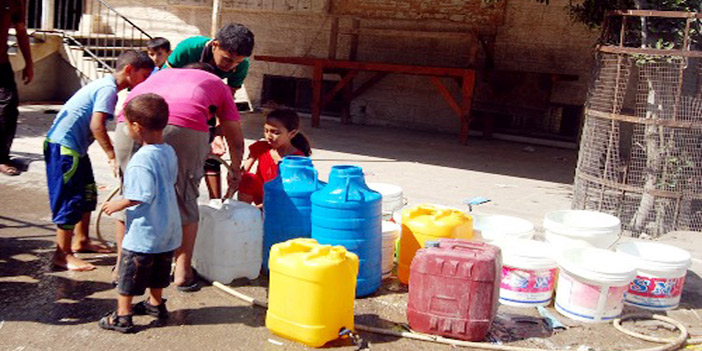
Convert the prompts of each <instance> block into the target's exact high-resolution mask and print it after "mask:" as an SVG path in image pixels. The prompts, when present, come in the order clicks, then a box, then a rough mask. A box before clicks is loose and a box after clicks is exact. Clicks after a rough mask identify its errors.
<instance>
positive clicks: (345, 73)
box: [254, 55, 475, 144]
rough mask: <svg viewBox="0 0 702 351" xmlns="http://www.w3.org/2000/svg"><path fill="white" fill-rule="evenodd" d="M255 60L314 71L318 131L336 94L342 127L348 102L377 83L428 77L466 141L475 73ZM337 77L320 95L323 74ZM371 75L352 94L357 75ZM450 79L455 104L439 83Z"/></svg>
mask: <svg viewBox="0 0 702 351" xmlns="http://www.w3.org/2000/svg"><path fill="white" fill-rule="evenodd" d="M254 59H255V60H258V61H264V62H274V63H284V64H293V65H303V66H312V67H314V73H313V77H312V127H319V118H320V115H321V113H322V108H324V106H325V105H326V104H328V103H329V102H330V101H331V100H332V99H333V98H334V96H336V94H338V93H339V92H342V96H343V102H344V106H343V107H342V116H341V122H342V123H349V122H350V113H349V106H350V104H351V101H353V99H354V98H356V97H358V96H359V95H361V94H363V93H365V92H366V91H367V90H368V89H370V88H371V87H372V86H373V85H375V84H376V83H378V82H379V81H380V80H381V79H383V77H385V76H386V75H388V74H391V73H395V74H411V75H421V76H427V77H429V80H430V81H431V83H432V84H433V85H434V87H436V89H437V90H438V92H439V94H440V95H441V96H442V97H443V98H444V99H445V100H446V102H448V104H449V106H450V107H451V109H452V110H453V112H454V113H455V114H456V116H457V117H458V119H459V121H460V123H461V129H460V133H459V140H460V142H461V143H462V144H465V143H466V142H467V141H468V130H469V127H470V121H471V113H470V110H471V103H472V98H473V87H474V85H475V70H473V69H469V68H450V67H435V66H416V65H403V64H391V63H376V62H361V61H344V60H336V59H324V58H314V57H287V56H263V55H256V56H254ZM325 71H326V72H328V73H332V72H334V73H341V75H342V78H341V80H340V81H339V82H338V83H337V84H336V86H335V87H334V88H333V89H332V90H331V91H329V92H328V93H326V94H323V92H322V77H323V75H324V73H325ZM361 71H366V72H375V75H374V76H372V77H371V78H370V79H368V80H367V81H365V82H364V83H363V84H361V85H360V86H359V87H358V88H356V89H355V90H353V87H352V86H351V84H349V82H351V81H352V80H353V78H354V77H355V76H356V75H357V74H358V72H361ZM442 77H450V78H455V79H458V80H460V82H461V97H460V101H456V99H454V97H453V96H452V95H451V93H450V92H449V90H448V88H447V87H446V85H444V83H443V82H442V81H441V80H440V79H439V78H442Z"/></svg>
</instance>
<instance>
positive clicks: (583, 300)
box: [556, 271, 629, 322]
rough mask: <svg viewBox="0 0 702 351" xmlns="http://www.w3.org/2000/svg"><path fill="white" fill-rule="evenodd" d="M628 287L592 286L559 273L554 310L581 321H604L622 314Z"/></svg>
mask: <svg viewBox="0 0 702 351" xmlns="http://www.w3.org/2000/svg"><path fill="white" fill-rule="evenodd" d="M628 288H629V286H628V285H622V286H607V285H594V284H590V283H587V282H585V281H581V280H579V279H576V278H574V277H571V276H570V275H568V274H567V273H566V272H564V271H561V273H560V274H559V279H558V291H556V310H558V311H559V312H561V313H562V314H564V315H565V316H567V317H569V318H572V319H575V320H581V321H593V322H595V321H605V320H610V319H614V318H616V317H617V316H619V314H621V312H622V307H624V306H623V302H624V292H626V290H627V289H628Z"/></svg>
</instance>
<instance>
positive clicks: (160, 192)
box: [98, 94, 182, 333]
mask: <svg viewBox="0 0 702 351" xmlns="http://www.w3.org/2000/svg"><path fill="white" fill-rule="evenodd" d="M124 117H125V122H126V124H127V130H128V133H129V136H130V137H131V138H132V139H134V140H135V141H136V142H137V143H141V144H142V146H141V147H140V148H139V151H137V152H136V153H135V154H134V155H133V156H132V158H131V159H130V160H129V164H127V169H126V171H125V175H124V188H123V193H124V194H123V197H124V198H123V199H122V200H116V201H110V202H107V203H106V204H105V205H104V207H103V209H104V210H105V213H107V214H108V215H109V214H112V213H114V212H117V211H121V210H123V209H125V208H126V209H127V211H126V214H127V232H126V234H125V236H124V241H122V256H121V258H120V262H119V279H118V281H117V291H118V293H119V295H118V297H117V310H116V311H114V312H110V313H109V314H107V315H106V316H105V317H103V318H102V319H101V320H100V322H99V323H98V324H99V325H100V327H101V328H103V329H109V330H116V331H119V332H122V333H130V332H133V331H134V324H133V323H132V314H140V315H144V314H148V315H151V316H154V317H157V318H165V317H167V316H168V311H167V309H166V300H165V299H163V298H162V294H163V289H164V288H166V287H168V285H169V284H170V272H171V261H172V260H173V251H174V250H175V249H177V248H179V247H180V244H181V240H182V231H181V222H180V212H179V209H178V201H177V199H176V193H175V183H176V177H177V175H178V160H177V159H176V154H175V151H174V150H173V148H172V147H171V146H170V145H168V144H165V143H164V139H163V129H164V128H165V127H166V125H167V124H168V104H167V103H166V101H165V100H164V99H163V98H162V97H160V96H159V95H156V94H144V95H139V96H137V97H135V98H133V99H132V100H130V101H129V103H128V104H127V106H125V108H124ZM146 288H149V297H148V298H147V299H146V300H144V301H142V302H139V303H137V304H136V305H134V307H133V308H132V299H133V298H134V296H138V295H143V294H144V292H145V291H146Z"/></svg>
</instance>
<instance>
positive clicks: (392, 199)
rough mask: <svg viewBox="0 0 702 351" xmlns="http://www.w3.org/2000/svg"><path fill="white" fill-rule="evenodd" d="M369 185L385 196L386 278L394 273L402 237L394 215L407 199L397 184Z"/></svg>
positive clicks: (383, 268) (384, 248) (384, 240)
mask: <svg viewBox="0 0 702 351" xmlns="http://www.w3.org/2000/svg"><path fill="white" fill-rule="evenodd" d="M368 187H369V188H371V189H373V190H375V191H377V192H379V193H380V195H382V198H383V200H382V211H383V224H382V234H383V249H382V251H383V254H382V262H383V263H382V272H383V279H386V278H389V277H390V276H391V275H392V268H393V266H394V265H395V244H396V242H397V239H399V237H400V225H399V224H397V223H395V222H394V221H393V220H392V215H393V213H395V212H397V211H399V210H400V209H401V208H402V207H403V206H404V205H405V199H404V197H403V196H402V188H400V187H399V186H397V185H393V184H387V183H368Z"/></svg>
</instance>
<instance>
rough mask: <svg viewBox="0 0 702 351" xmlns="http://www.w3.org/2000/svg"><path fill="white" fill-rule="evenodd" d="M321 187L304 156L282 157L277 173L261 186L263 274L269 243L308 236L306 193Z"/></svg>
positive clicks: (308, 212)
mask: <svg viewBox="0 0 702 351" xmlns="http://www.w3.org/2000/svg"><path fill="white" fill-rule="evenodd" d="M322 186H323V183H322V182H320V181H319V180H317V170H316V169H314V166H313V165H312V160H310V159H309V158H308V157H304V156H286V157H284V158H283V159H282V160H281V161H280V163H279V164H278V176H277V177H276V178H274V179H273V180H271V181H269V182H266V183H265V184H264V185H263V269H264V271H265V272H266V273H267V272H268V254H269V252H270V250H271V246H273V245H275V244H277V243H280V242H284V241H288V240H290V239H295V238H309V237H310V234H311V232H312V229H311V224H310V212H311V208H312V204H311V202H310V196H311V195H312V193H313V192H315V191H316V190H318V189H320V188H321V187H322Z"/></svg>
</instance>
